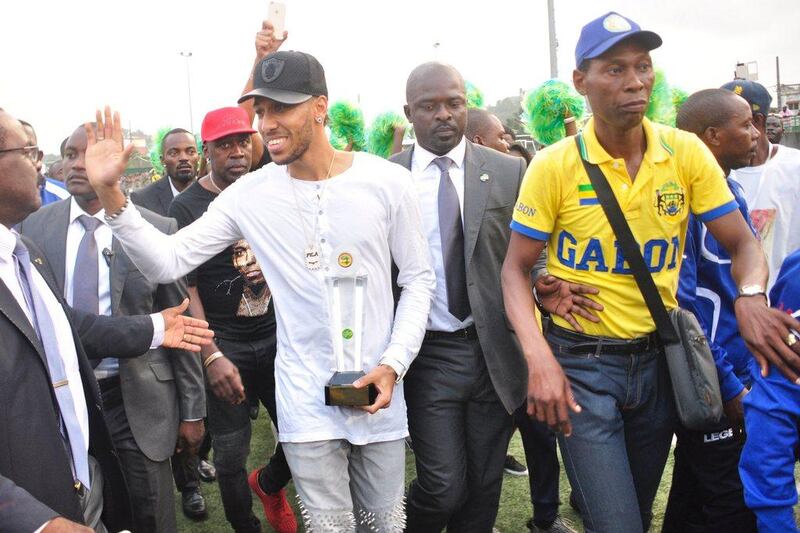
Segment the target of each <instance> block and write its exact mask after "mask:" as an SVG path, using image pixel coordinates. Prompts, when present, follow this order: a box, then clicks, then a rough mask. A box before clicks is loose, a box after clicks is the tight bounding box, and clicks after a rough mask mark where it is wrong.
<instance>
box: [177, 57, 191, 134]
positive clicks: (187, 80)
mask: <svg viewBox="0 0 800 533" xmlns="http://www.w3.org/2000/svg"><path fill="white" fill-rule="evenodd" d="M179 53H180V54H181V56H182V57H184V58H186V86H187V88H188V90H189V129H190V130H191V131H192V135H194V114H193V113H192V78H191V76H190V75H189V58H191V57H192V53H191V52H190V51H188V50H184V51H183V52H179Z"/></svg>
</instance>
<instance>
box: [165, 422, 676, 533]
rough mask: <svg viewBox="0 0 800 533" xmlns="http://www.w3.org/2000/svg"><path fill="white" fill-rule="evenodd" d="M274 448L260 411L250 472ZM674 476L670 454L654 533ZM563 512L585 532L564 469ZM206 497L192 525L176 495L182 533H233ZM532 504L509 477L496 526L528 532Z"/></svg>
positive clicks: (510, 532) (515, 445) (206, 489)
mask: <svg viewBox="0 0 800 533" xmlns="http://www.w3.org/2000/svg"><path fill="white" fill-rule="evenodd" d="M273 446H274V439H273V436H272V432H271V431H270V427H269V419H268V417H267V416H266V412H265V411H264V409H263V408H262V409H261V412H260V414H259V417H258V420H257V421H256V422H255V425H254V428H253V438H252V441H251V450H250V457H249V459H248V462H247V464H248V466H247V468H248V472H249V471H250V470H251V469H253V468H256V467H258V466H261V465H262V464H263V463H264V461H265V459H266V458H267V457H268V456H269V455H270V454H271V451H272V448H273ZM510 450H511V453H513V454H514V456H515V457H516V458H517V459H518V460H520V461H522V462H524V458H525V454H524V453H523V451H522V443H521V441H520V439H519V433H515V434H514V438H513V439H512V441H511V447H510ZM671 475H672V455H670V458H669V462H668V463H667V468H666V471H665V473H664V478H663V479H662V481H661V488H660V490H659V494H658V497H657V498H656V502H655V506H654V509H653V511H654V513H655V520H654V523H653V527H652V528H651V531H659V530H660V529H661V521H662V520H663V517H664V509H665V507H666V503H667V492H668V490H669V479H670V477H671ZM413 478H414V456H413V455H412V454H411V453H407V455H406V482H410V481H411V480H412V479H413ZM560 487H561V500H562V502H563V504H562V506H561V513H562V515H563V516H564V517H566V518H568V519H570V520H571V521H572V522H573V523H574V524H575V526H576V529H577V530H578V531H583V528H582V527H581V522H580V518H578V516H577V515H576V514H575V513H574V512H573V511H572V509H571V508H570V507H569V505H568V504H567V501H568V498H569V484H568V483H567V478H566V475H565V474H564V471H563V469H562V472H561V485H560ZM289 492H290V496H289V497H290V499H289V501H290V502H294V497H295V495H294V489H293V487H292V486H291V484H290V486H289ZM203 494H205V497H206V504H207V506H208V518H207V519H206V520H205V521H204V522H192V521H190V520H188V519H186V517H184V516H183V513H182V512H181V509H180V495H179V494H177V495H176V502H177V507H176V513H177V516H178V528H179V530H180V531H182V532H187V533H188V532H192V533H195V532H196V533H201V532H202V533H212V532H218V531H231V528H230V527H229V525H228V522H227V521H226V520H225V515H224V513H223V510H222V503H221V502H220V499H219V491H218V490H217V484H216V483H211V484H208V483H203ZM253 509H254V512H255V513H256V516H258V517H259V519H261V521H262V528H263V531H266V532H272V529H271V528H270V527H269V525H268V524H267V523H266V520H264V515H263V511H262V508H261V503H260V502H259V500H258V498H255V497H254V502H253ZM531 512H532V511H531V503H530V492H529V489H528V478H527V477H517V476H509V475H506V476H505V477H504V479H503V494H502V497H501V500H500V512H499V514H498V516H497V522H496V524H495V527H496V528H497V529H498V531H500V532H501V533H525V532H527V531H528V529H527V527H526V526H525V524H526V522H527V521H528V519H529V518H530V517H531Z"/></svg>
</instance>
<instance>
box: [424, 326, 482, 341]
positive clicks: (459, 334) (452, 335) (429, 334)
mask: <svg viewBox="0 0 800 533" xmlns="http://www.w3.org/2000/svg"><path fill="white" fill-rule="evenodd" d="M477 338H478V332H477V331H475V326H468V327H466V328H464V329H458V330H456V331H432V330H430V329H429V330H427V331H426V332H425V340H426V341H429V340H433V339H477Z"/></svg>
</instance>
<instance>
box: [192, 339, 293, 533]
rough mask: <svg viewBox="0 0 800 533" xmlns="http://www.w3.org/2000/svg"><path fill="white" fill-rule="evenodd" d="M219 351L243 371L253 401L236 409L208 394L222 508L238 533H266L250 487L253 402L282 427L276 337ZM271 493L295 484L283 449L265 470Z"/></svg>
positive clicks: (221, 342)
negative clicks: (277, 394)
mask: <svg viewBox="0 0 800 533" xmlns="http://www.w3.org/2000/svg"><path fill="white" fill-rule="evenodd" d="M216 341H217V346H219V349H220V350H221V351H222V353H224V354H225V356H226V357H227V358H228V359H230V360H231V362H232V363H233V364H234V365H236V368H238V369H239V375H241V377H242V384H243V385H244V392H245V395H246V396H247V398H248V400H247V401H245V402H243V403H241V404H239V405H231V404H229V403H228V402H225V401H223V400H220V399H219V398H217V397H216V396H215V395H214V393H213V392H212V391H211V390H210V389H207V390H206V399H207V405H208V426H209V429H210V431H211V445H212V448H213V449H214V466H215V467H216V469H217V483H218V484H219V492H220V497H221V499H222V507H223V508H224V510H225V517H226V518H227V519H228V522H229V523H230V524H231V527H232V528H233V530H234V531H236V532H237V533H251V532H259V531H261V524H260V521H259V520H258V518H256V516H255V514H254V513H253V510H252V505H253V497H252V494H251V491H250V486H249V485H248V484H247V470H246V465H247V456H248V454H249V453H250V436H251V420H250V413H249V411H250V400H251V399H253V398H258V399H259V400H260V401H261V403H262V404H264V407H266V408H267V412H268V413H269V415H270V417H271V418H272V421H273V422H274V423H275V425H276V426H277V427H278V428H280V424H279V422H278V419H277V412H276V405H275V350H276V340H275V336H271V337H269V338H268V339H257V340H253V341H250V342H238V341H232V340H227V339H219V338H218V339H217V340H216ZM264 471H265V475H264V477H265V478H266V480H267V482H268V483H267V484H268V486H266V487H264V488H265V489H266V490H267V491H268V492H273V493H274V492H278V491H279V490H280V489H281V488H283V487H284V486H285V485H286V484H287V483H288V482H289V480H290V479H291V477H292V474H291V472H290V471H289V465H288V464H287V463H286V457H285V456H284V454H283V448H282V447H281V446H280V445H278V446H277V447H276V449H275V453H274V455H273V456H272V457H271V458H270V460H269V462H268V463H267V465H266V466H265V467H264Z"/></svg>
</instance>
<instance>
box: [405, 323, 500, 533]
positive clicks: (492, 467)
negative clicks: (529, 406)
mask: <svg viewBox="0 0 800 533" xmlns="http://www.w3.org/2000/svg"><path fill="white" fill-rule="evenodd" d="M405 398H406V405H407V408H408V425H409V431H410V433H411V440H412V442H413V446H414V457H415V459H416V463H417V479H415V480H414V481H412V483H411V486H410V488H409V492H408V505H407V515H408V517H407V526H406V531H408V532H410V533H411V532H413V533H428V532H439V531H441V530H442V529H444V528H445V527H447V529H448V531H454V532H455V531H457V532H459V533H470V532H476V533H490V532H491V531H492V526H493V525H494V521H495V518H496V517H497V508H498V505H499V502H500V491H501V489H502V483H503V463H504V461H505V456H506V450H507V449H508V441H509V439H510V438H511V431H512V420H511V415H509V414H508V412H507V411H506V410H505V408H504V407H503V404H502V403H501V402H500V399H499V398H498V396H497V393H496V392H495V390H494V387H493V386H492V383H491V380H490V379H489V372H488V371H487V369H486V364H485V362H484V358H483V351H482V350H481V347H480V344H479V343H478V341H477V339H465V338H460V339H459V338H440V339H432V340H426V341H425V342H424V343H423V344H422V348H421V350H420V352H419V356H417V358H416V360H415V361H414V363H413V364H412V365H411V369H410V370H409V372H408V374H407V375H406V379H405Z"/></svg>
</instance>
